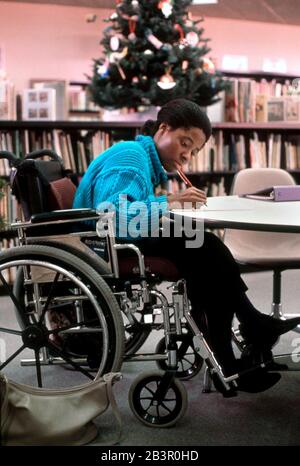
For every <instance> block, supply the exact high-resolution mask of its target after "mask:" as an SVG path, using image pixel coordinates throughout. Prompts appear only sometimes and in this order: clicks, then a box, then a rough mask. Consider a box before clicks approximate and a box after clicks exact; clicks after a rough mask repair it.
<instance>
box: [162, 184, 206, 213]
mask: <svg viewBox="0 0 300 466" xmlns="http://www.w3.org/2000/svg"><path fill="white" fill-rule="evenodd" d="M205 203H206V194H205V192H204V191H201V189H198V188H195V186H192V187H191V188H187V189H185V190H184V191H180V192H178V193H175V194H168V206H169V209H182V208H183V209H184V208H187V209H190V208H191V207H197V204H198V205H199V204H205Z"/></svg>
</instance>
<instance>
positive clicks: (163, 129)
mask: <svg viewBox="0 0 300 466" xmlns="http://www.w3.org/2000/svg"><path fill="white" fill-rule="evenodd" d="M168 129H169V125H167V123H161V124H160V125H159V127H158V130H160V131H161V132H162V133H164V132H165V131H167V130H168Z"/></svg>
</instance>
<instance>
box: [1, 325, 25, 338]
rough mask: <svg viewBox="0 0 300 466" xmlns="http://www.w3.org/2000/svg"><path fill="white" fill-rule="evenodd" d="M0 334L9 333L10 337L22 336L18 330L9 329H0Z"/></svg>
mask: <svg viewBox="0 0 300 466" xmlns="http://www.w3.org/2000/svg"><path fill="white" fill-rule="evenodd" d="M0 332H3V333H11V334H12V335H19V336H21V335H22V332H21V331H20V330H12V329H10V328H4V327H0Z"/></svg>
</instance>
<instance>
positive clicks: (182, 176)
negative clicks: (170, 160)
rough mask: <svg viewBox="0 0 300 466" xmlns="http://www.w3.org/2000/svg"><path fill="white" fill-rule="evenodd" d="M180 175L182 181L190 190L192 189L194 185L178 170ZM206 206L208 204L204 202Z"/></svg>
mask: <svg viewBox="0 0 300 466" xmlns="http://www.w3.org/2000/svg"><path fill="white" fill-rule="evenodd" d="M176 171H177V173H178V175H179V176H180V178H181V179H182V181H183V182H184V183H185V184H186V185H187V186H188V187H189V188H192V187H193V185H192V183H191V182H190V180H189V179H188V178H187V177H186V176H185V174H184V173H183V172H182V171H181V170H179V169H178V170H176ZM204 205H205V206H206V207H207V203H206V202H204Z"/></svg>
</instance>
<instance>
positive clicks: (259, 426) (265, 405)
mask: <svg viewBox="0 0 300 466" xmlns="http://www.w3.org/2000/svg"><path fill="white" fill-rule="evenodd" d="M245 281H246V282H247V284H248V286H249V292H248V295H249V297H250V298H251V300H252V301H253V302H254V304H255V305H256V306H257V307H258V308H259V309H260V310H262V311H263V312H266V313H268V312H269V310H270V302H271V274H269V273H261V274H249V275H246V276H245ZM299 283H300V272H299V271H289V272H286V273H285V274H284V280H283V302H284V310H285V311H286V312H289V313H296V312H297V311H298V310H300V286H299ZM1 299H4V298H1ZM0 303H1V301H0ZM157 333H158V332H152V334H151V337H150V338H149V339H148V341H147V342H146V344H145V346H144V348H143V349H144V350H145V351H148V350H150V351H151V350H153V347H154V345H155V342H156V341H157V339H158V338H159V337H160V336H159V335H157ZM296 347H298V348H299V347H300V334H297V333H295V332H290V333H289V334H288V335H285V336H284V337H282V338H281V341H280V343H279V344H278V345H277V347H276V349H275V352H276V353H279V352H291V351H293V350H295V348H296ZM299 366H300V362H299ZM153 369H154V370H155V369H156V366H155V363H153V362H149V363H145V362H143V363H141V362H125V363H124V364H123V366H122V373H123V380H122V381H121V382H118V383H117V384H116V385H115V386H114V392H115V396H116V399H117V402H118V405H119V407H120V410H121V414H122V418H123V422H124V429H123V437H122V441H121V444H120V445H121V446H138V445H142V446H151V445H156V446H208V445H211V446H216V445H228V446H232V445H238V446H241V445H248V446H254V445H270V446H273V445H286V446H287V445H288V446H292V445H300V417H299V408H300V373H297V372H285V373H282V378H281V380H280V381H279V383H278V384H277V385H275V386H274V387H272V388H271V389H270V390H268V391H266V392H264V393H260V394H256V395H253V394H246V393H240V394H239V396H237V397H234V398H229V399H225V398H223V397H222V395H221V394H219V393H217V392H215V391H213V392H212V393H210V394H203V393H202V386H203V370H201V372H200V374H198V375H197V376H196V377H195V378H193V379H191V380H190V381H187V382H184V384H185V386H186V389H187V391H188V409H187V412H186V415H185V416H184V417H183V418H182V419H181V420H180V421H179V422H178V424H177V425H176V426H175V427H171V428H168V429H162V428H149V427H146V426H144V425H143V424H141V423H140V422H139V421H138V420H137V419H136V418H135V417H134V416H133V414H132V412H131V410H130V408H129V405H128V401H127V396H128V390H129V387H130V385H131V383H132V381H133V380H134V378H135V377H137V376H138V375H139V374H140V373H141V371H143V372H145V371H151V370H153ZM28 370H29V371H30V370H31V369H30V368H29V369H28ZM62 370H64V369H62ZM66 374H67V375H68V376H72V377H74V375H71V371H66ZM73 374H74V373H73ZM29 378H30V376H29ZM97 424H98V426H99V436H98V438H97V439H96V440H95V441H94V442H93V443H92V444H91V445H101V443H103V442H104V443H106V442H109V441H110V439H111V438H112V437H113V435H114V432H115V423H114V419H113V416H112V413H111V410H108V411H107V412H106V413H104V414H103V415H102V416H101V417H99V418H98V420H97Z"/></svg>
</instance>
